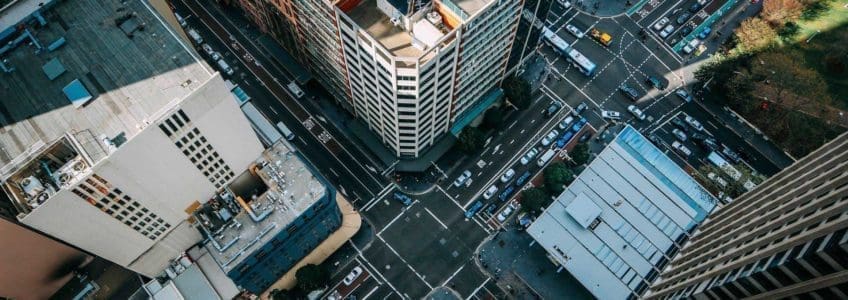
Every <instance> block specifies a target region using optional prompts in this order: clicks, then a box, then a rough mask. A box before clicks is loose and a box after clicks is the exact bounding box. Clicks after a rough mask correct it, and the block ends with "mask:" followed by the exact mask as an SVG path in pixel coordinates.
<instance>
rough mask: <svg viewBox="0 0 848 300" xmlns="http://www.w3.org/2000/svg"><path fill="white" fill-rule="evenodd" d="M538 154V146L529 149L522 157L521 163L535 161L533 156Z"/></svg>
mask: <svg viewBox="0 0 848 300" xmlns="http://www.w3.org/2000/svg"><path fill="white" fill-rule="evenodd" d="M537 154H539V150H536V148H533V149H530V150H528V151H527V153H525V154H524V156H522V157H521V164H522V165H527V164H529V163H530V162H531V161H533V158H535V157H536V155H537Z"/></svg>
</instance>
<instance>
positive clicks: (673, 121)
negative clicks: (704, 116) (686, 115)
mask: <svg viewBox="0 0 848 300" xmlns="http://www.w3.org/2000/svg"><path fill="white" fill-rule="evenodd" d="M671 124H674V126H676V127H677V128H680V129H682V130H683V131H689V126H687V125H686V122H683V120H681V119H680V118H673V119H671Z"/></svg>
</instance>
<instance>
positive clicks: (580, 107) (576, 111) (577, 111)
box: [571, 102, 589, 118]
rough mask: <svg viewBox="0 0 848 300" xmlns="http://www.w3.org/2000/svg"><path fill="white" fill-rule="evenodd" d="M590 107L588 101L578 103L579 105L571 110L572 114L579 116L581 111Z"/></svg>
mask: <svg viewBox="0 0 848 300" xmlns="http://www.w3.org/2000/svg"><path fill="white" fill-rule="evenodd" d="M588 107H589V105H588V104H586V102H580V104H578V105H577V107H575V108H574V110H572V111H571V115H572V116H574V117H575V118H577V117H579V116H580V113H582V112H583V111H584V110H586V108H588Z"/></svg>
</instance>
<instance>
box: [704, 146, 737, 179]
mask: <svg viewBox="0 0 848 300" xmlns="http://www.w3.org/2000/svg"><path fill="white" fill-rule="evenodd" d="M707 160H708V161H709V162H710V163H712V164H713V165H715V166H716V167H718V168H719V169H721V170H722V171H724V173H725V174H727V176H730V178H732V179H733V180H736V181H739V179H742V172H739V170H737V169H736V168H734V167H733V165H731V164H730V163H729V162H727V160H725V159H724V157H721V155H719V154H718V153H715V152H710V155H707Z"/></svg>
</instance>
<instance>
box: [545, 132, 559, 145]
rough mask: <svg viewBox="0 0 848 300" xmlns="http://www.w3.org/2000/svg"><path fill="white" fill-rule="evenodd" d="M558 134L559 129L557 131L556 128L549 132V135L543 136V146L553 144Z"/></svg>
mask: <svg viewBox="0 0 848 300" xmlns="http://www.w3.org/2000/svg"><path fill="white" fill-rule="evenodd" d="M558 135H559V131H557V130H556V129H554V130H551V132H549V133H548V135H546V136H545V137H543V138H542V146H545V147H547V146H549V145H550V144H551V142H553V141H554V140H555V139H556V137H557V136H558Z"/></svg>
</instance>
